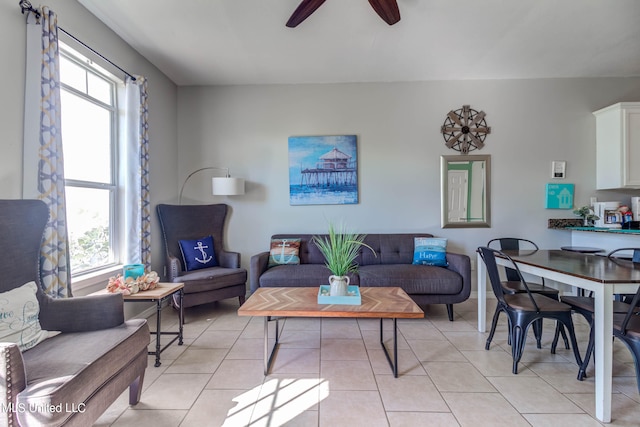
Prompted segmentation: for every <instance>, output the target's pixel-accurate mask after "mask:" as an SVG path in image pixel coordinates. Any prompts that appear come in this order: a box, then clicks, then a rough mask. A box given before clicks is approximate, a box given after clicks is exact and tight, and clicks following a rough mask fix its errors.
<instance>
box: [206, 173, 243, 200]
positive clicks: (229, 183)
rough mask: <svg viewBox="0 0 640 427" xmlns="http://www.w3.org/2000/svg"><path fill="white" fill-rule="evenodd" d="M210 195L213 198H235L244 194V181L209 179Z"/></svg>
mask: <svg viewBox="0 0 640 427" xmlns="http://www.w3.org/2000/svg"><path fill="white" fill-rule="evenodd" d="M211 194H213V195H214V196H237V195H240V194H244V179H242V178H231V177H228V176H227V177H215V178H211Z"/></svg>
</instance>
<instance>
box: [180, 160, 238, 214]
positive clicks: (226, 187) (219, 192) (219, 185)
mask: <svg viewBox="0 0 640 427" xmlns="http://www.w3.org/2000/svg"><path fill="white" fill-rule="evenodd" d="M206 170H221V171H225V176H224V177H215V176H214V177H213V178H212V179H211V194H212V195H214V196H238V195H241V194H244V179H242V178H232V177H231V175H229V168H217V167H213V166H209V167H206V168H200V169H197V170H195V171H193V172H191V173H190V174H189V176H187V179H185V180H184V182H183V183H182V187H181V188H180V197H179V198H178V200H179V201H178V204H180V205H181V204H182V192H183V191H184V187H185V185H187V182H188V181H189V179H190V178H191V177H192V176H193V175H195V174H197V173H198V172H202V171H206Z"/></svg>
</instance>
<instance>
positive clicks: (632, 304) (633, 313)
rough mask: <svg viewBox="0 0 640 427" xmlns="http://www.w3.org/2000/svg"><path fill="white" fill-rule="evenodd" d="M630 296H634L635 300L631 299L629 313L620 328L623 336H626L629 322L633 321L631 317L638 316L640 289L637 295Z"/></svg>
mask: <svg viewBox="0 0 640 427" xmlns="http://www.w3.org/2000/svg"><path fill="white" fill-rule="evenodd" d="M629 296H632V297H633V298H631V301H630V302H629V310H628V311H627V314H626V315H625V317H624V320H623V321H622V325H621V326H620V330H621V331H622V334H623V335H625V334H626V332H627V326H628V325H629V320H631V316H637V315H638V312H637V310H636V307H637V306H638V304H640V287H639V288H638V290H637V291H636V293H635V294H631V295H629Z"/></svg>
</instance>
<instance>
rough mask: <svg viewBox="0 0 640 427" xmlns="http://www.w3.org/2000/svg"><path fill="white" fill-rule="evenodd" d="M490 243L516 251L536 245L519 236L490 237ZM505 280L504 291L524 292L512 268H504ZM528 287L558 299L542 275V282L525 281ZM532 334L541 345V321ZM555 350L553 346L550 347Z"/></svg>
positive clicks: (536, 247)
mask: <svg viewBox="0 0 640 427" xmlns="http://www.w3.org/2000/svg"><path fill="white" fill-rule="evenodd" d="M492 244H494V245H496V244H499V246H500V248H499V249H500V250H501V251H508V250H509V251H510V250H513V251H517V250H520V249H525V250H527V249H530V250H535V251H537V250H538V249H539V248H538V245H536V244H535V243H534V242H533V241H531V240H528V239H522V238H519V237H500V238H496V239H491V240H489V242H488V243H487V247H489V248H490V247H491V246H492ZM504 271H505V276H506V279H507V280H506V281H502V282H501V283H502V287H503V288H504V291H505V292H506V293H508V294H518V293H525V292H526V290H525V289H524V287H523V286H522V283H521V282H520V279H519V277H518V274H517V272H516V271H515V270H514V269H512V268H506V267H505V269H504ZM527 285H528V287H529V292H532V293H535V294H540V295H544V296H546V297H549V298H553V299H555V300H559V299H560V298H559V297H560V292H559V291H558V290H557V289H554V288H552V287H549V286H546V285H545V282H544V277H543V278H542V283H527ZM559 331H560V333H561V334H562V338H563V340H564V344H565V348H567V349H569V341H568V339H567V335H566V333H565V332H564V330H563V329H562V328H560V330H559ZM534 335H535V337H536V346H537V347H538V348H541V347H542V322H538V323H536V324H535V325H534ZM487 345H489V343H487ZM552 351H553V352H555V348H554V349H552Z"/></svg>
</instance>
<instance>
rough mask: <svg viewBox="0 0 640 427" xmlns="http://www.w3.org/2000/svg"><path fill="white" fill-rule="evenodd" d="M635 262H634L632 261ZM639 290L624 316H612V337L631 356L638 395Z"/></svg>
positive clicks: (639, 386)
mask: <svg viewBox="0 0 640 427" xmlns="http://www.w3.org/2000/svg"><path fill="white" fill-rule="evenodd" d="M634 262H635V261H634ZM639 304H640V288H638V291H637V292H636V293H635V294H634V295H633V298H632V299H631V303H630V304H629V309H628V310H627V312H626V313H624V314H615V313H614V315H613V336H614V337H615V338H618V339H619V340H620V341H622V342H623V343H624V344H625V345H626V346H627V348H628V349H629V351H630V352H631V355H632V356H633V362H634V365H635V367H636V384H637V387H638V393H640V315H639V314H640V312H639V309H640V307H639Z"/></svg>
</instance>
